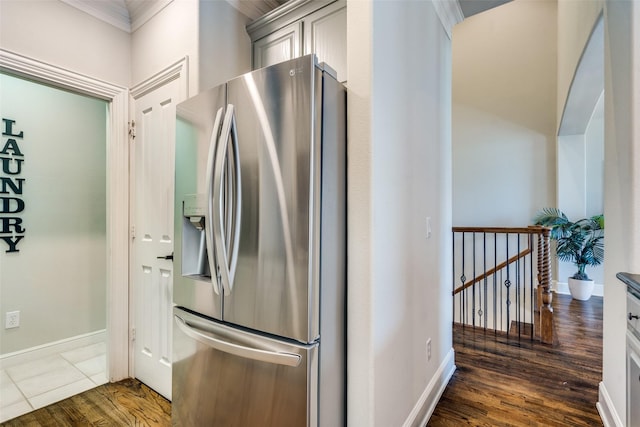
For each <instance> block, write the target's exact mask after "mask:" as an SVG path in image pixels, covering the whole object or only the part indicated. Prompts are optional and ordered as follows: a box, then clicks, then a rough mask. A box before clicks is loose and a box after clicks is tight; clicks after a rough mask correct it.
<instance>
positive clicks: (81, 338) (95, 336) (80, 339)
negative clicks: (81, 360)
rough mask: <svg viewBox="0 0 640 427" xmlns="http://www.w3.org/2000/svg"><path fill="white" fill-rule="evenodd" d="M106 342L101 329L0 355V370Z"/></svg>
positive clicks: (105, 335)
mask: <svg viewBox="0 0 640 427" xmlns="http://www.w3.org/2000/svg"><path fill="white" fill-rule="evenodd" d="M106 340H107V330H106V329H101V330H99V331H95V332H89V333H87V334H82V335H76V336H75V337H71V338H65V339H63V340H59V341H54V342H50V343H47V344H42V345H38V346H35V347H31V348H27V349H25V350H19V351H14V352H13V353H7V354H2V355H0V369H6V368H10V367H12V366H15V365H20V364H22V363H27V362H31V361H33V360H37V359H40V358H43V357H47V356H51V355H52V354H56V353H62V352H65V351H69V350H73V349H74V348H78V347H84V346H87V345H91V344H96V343H99V342H106Z"/></svg>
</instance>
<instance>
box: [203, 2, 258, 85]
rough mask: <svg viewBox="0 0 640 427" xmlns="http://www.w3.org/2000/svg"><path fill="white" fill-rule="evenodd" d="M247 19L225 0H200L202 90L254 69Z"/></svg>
mask: <svg viewBox="0 0 640 427" xmlns="http://www.w3.org/2000/svg"><path fill="white" fill-rule="evenodd" d="M248 21H249V19H248V18H247V17H246V16H244V15H242V14H241V13H239V12H238V11H237V10H236V9H234V8H233V7H232V6H231V5H230V4H229V3H227V2H226V1H210V0H204V1H203V0H201V1H200V14H199V28H200V43H199V47H198V57H199V70H200V71H199V88H200V91H202V90H205V89H208V88H210V87H214V86H217V85H219V84H220V83H223V82H225V81H227V80H228V79H230V78H233V77H236V76H237V75H239V74H243V73H246V72H248V71H251V39H250V38H249V35H248V34H247V31H246V29H245V26H246V25H247V23H248Z"/></svg>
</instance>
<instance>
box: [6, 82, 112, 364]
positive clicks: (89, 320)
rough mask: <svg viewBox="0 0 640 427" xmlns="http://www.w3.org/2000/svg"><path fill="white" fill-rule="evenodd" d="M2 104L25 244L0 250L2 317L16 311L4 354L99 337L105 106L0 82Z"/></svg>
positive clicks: (27, 84)
mask: <svg viewBox="0 0 640 427" xmlns="http://www.w3.org/2000/svg"><path fill="white" fill-rule="evenodd" d="M0 99H1V100H2V102H1V103H0V113H1V114H2V117H3V118H9V119H12V120H15V121H16V123H15V125H14V132H17V131H22V132H24V138H23V139H19V138H16V141H17V143H18V146H19V148H20V151H21V152H22V154H23V156H24V157H23V159H24V162H23V163H22V173H21V174H20V175H19V177H20V178H23V179H24V180H25V181H24V184H23V194H22V195H21V196H18V197H19V198H21V199H22V200H24V203H25V207H24V211H23V212H21V213H19V214H16V215H15V216H17V217H19V218H21V219H22V225H23V227H24V229H25V232H24V239H23V240H21V241H20V242H19V243H18V245H17V249H18V250H19V252H14V253H6V252H5V250H6V249H7V247H6V246H5V244H4V242H0V243H1V245H0V295H1V297H0V313H1V314H2V318H3V319H4V313H6V312H7V311H14V310H19V311H20V327H19V328H15V329H5V328H4V322H3V323H2V326H1V327H0V353H2V354H7V353H12V352H16V351H20V350H25V349H29V348H32V347H35V346H39V345H44V344H48V343H51V342H54V341H58V340H62V339H66V338H70V337H75V336H78V335H82V334H86V333H90V332H95V331H99V330H102V329H105V327H106V305H107V302H106V262H107V247H106V245H107V242H106V132H107V130H106V126H107V103H106V102H105V101H102V100H96V99H93V98H89V97H85V96H80V95H76V94H72V93H69V92H67V91H62V90H58V89H53V88H50V87H48V86H44V85H40V84H35V83H32V82H29V81H26V80H22V79H17V78H14V77H11V76H7V75H4V74H2V75H0ZM3 131H4V127H3ZM6 140H7V138H6V137H5V136H3V138H2V141H3V145H4V142H6ZM3 157H6V155H3ZM12 170H14V171H15V169H12ZM3 216H4V217H6V216H12V215H6V214H3Z"/></svg>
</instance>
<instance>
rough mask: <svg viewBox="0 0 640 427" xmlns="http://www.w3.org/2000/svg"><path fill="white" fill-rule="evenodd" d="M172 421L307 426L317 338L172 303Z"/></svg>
mask: <svg viewBox="0 0 640 427" xmlns="http://www.w3.org/2000/svg"><path fill="white" fill-rule="evenodd" d="M174 315H175V320H176V327H174V342H173V349H174V350H173V351H174V359H173V402H172V409H171V412H172V419H173V425H176V426H178V425H179V426H197V425H210V426H238V427H240V426H310V425H311V426H315V425H316V423H317V417H318V414H317V406H318V405H317V401H318V398H317V386H318V365H317V358H318V344H313V345H293V344H289V343H286V342H281V341H277V340H274V339H271V338H267V337H263V336H260V335H256V334H252V333H247V332H244V331H240V330H237V329H234V328H230V327H228V326H225V325H222V324H220V323H215V322H212V321H209V320H207V319H204V318H202V317H200V316H197V315H195V314H192V313H189V312H186V311H184V310H181V309H179V308H175V309H174Z"/></svg>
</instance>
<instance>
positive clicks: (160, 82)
mask: <svg viewBox="0 0 640 427" xmlns="http://www.w3.org/2000/svg"><path fill="white" fill-rule="evenodd" d="M179 79H182V80H181V82H180V85H179V88H180V93H179V95H178V99H177V100H176V103H179V102H182V101H184V100H186V99H187V98H188V97H189V57H188V56H184V57H182V58H181V59H179V60H178V61H176V62H174V63H173V64H171V65H169V66H167V67H165V68H164V69H163V70H161V71H159V72H158V73H156V74H154V75H153V76H151V77H149V78H147V79H145V80H143V81H142V82H140V83H138V84H136V85H135V86H133V87H132V88H131V89H130V91H129V111H130V117H131V120H133V119H134V118H135V116H136V111H135V102H136V100H137V99H138V98H140V97H142V96H144V95H146V94H147V93H149V92H152V91H154V90H156V89H158V88H159V87H161V86H164V85H165V84H167V83H170V82H172V81H173V80H179ZM133 134H134V139H135V127H134V130H133ZM134 144H135V143H132V144H129V159H130V162H131V163H130V168H129V173H130V175H131V177H130V178H131V179H130V181H129V191H128V195H129V208H128V215H129V224H130V226H131V227H133V226H134V224H135V203H134V201H133V198H134V197H135V186H136V177H135V168H134V166H135V145H134ZM127 235H128V236H129V241H128V261H129V263H128V272H127V274H128V280H129V284H130V285H129V287H128V295H127V298H128V302H129V304H128V310H129V311H128V316H129V324H128V333H129V334H130V335H132V334H131V333H130V332H131V331H132V329H133V328H134V327H135V319H136V317H135V314H136V313H135V308H136V307H135V302H136V301H135V289H134V279H135V275H134V274H133V271H134V268H133V262H131V260H132V258H133V256H134V255H135V254H134V251H133V238H132V237H133V235H134V230H133V229H131V230H130V233H128V234H127ZM174 275H175V271H174ZM169 302H170V303H171V304H173V301H169ZM127 351H128V365H129V370H128V374H129V376H130V377H135V372H134V368H135V363H134V357H135V345H134V342H133V339H130V340H129V341H128V347H127Z"/></svg>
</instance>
